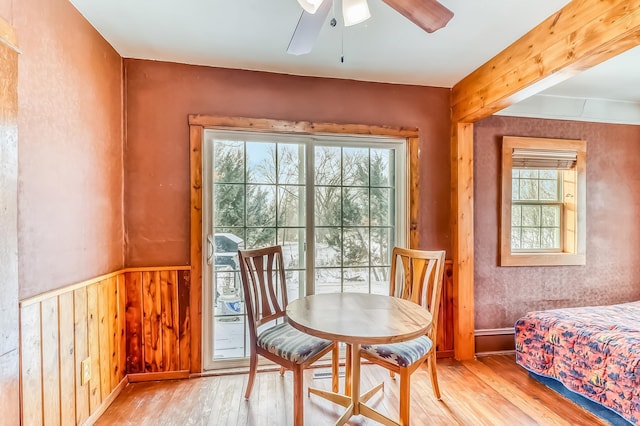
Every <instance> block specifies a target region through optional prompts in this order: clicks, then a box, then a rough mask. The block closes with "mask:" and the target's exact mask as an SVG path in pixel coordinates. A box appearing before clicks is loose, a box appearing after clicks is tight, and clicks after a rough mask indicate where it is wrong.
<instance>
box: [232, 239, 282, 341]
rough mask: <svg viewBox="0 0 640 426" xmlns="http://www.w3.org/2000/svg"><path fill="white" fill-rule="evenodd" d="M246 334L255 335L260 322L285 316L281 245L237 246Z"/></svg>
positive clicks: (252, 337) (263, 322) (264, 322)
mask: <svg viewBox="0 0 640 426" xmlns="http://www.w3.org/2000/svg"><path fill="white" fill-rule="evenodd" d="M238 258H239V260H240V276H241V278H242V288H243V291H244V301H245V309H246V312H247V316H248V319H249V334H250V337H251V339H255V337H256V335H257V329H258V327H260V326H261V325H263V324H266V323H269V322H271V321H274V320H277V319H278V318H282V317H284V316H285V314H286V312H285V309H286V306H287V287H286V282H285V274H284V265H283V262H282V247H280V246H272V247H265V248H261V249H255V250H238Z"/></svg>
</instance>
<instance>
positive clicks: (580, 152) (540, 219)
mask: <svg viewBox="0 0 640 426" xmlns="http://www.w3.org/2000/svg"><path fill="white" fill-rule="evenodd" d="M585 198H586V142H585V141H581V140H567V139H543V138H525V137H511V136H505V137H504V139H503V144H502V201H501V212H502V215H501V228H500V232H501V239H500V240H501V242H500V245H501V246H500V249H501V250H500V263H501V265H502V266H519V265H522V266H526V265H583V264H584V263H585V238H586V235H585V230H586V221H585V219H586V217H585V210H586V207H585V206H586V201H585Z"/></svg>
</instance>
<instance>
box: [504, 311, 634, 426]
mask: <svg viewBox="0 0 640 426" xmlns="http://www.w3.org/2000/svg"><path fill="white" fill-rule="evenodd" d="M515 339H516V342H515V343H516V362H517V363H518V364H520V365H521V366H523V367H524V368H526V369H528V370H530V371H532V372H534V373H536V374H539V375H542V376H547V377H552V378H555V379H556V380H558V381H559V382H561V383H562V384H563V385H564V386H565V387H566V388H567V389H569V390H571V391H573V392H576V393H578V394H580V395H583V396H585V397H587V398H589V399H590V400H592V401H595V402H597V403H599V404H601V405H603V406H605V407H607V408H609V409H611V410H613V411H614V412H616V413H618V414H619V415H620V416H622V417H623V418H625V419H626V420H628V421H629V422H631V423H633V424H640V301H638V302H632V303H624V304H619V305H610V306H591V307H581V308H567V309H554V310H547V311H535V312H529V313H528V314H527V315H525V316H523V317H522V318H520V319H519V320H518V321H516V324H515Z"/></svg>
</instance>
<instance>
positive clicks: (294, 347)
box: [258, 322, 333, 364]
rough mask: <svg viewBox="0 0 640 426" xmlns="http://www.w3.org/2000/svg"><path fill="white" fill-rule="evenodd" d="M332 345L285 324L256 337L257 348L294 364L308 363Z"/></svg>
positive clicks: (330, 342)
mask: <svg viewBox="0 0 640 426" xmlns="http://www.w3.org/2000/svg"><path fill="white" fill-rule="evenodd" d="M332 344H333V342H332V341H330V340H324V339H320V338H318V337H314V336H311V335H309V334H305V333H303V332H301V331H299V330H297V329H295V328H293V327H292V326H291V325H289V323H286V322H285V323H282V324H278V325H276V326H274V327H271V328H269V329H267V330H265V331H263V332H262V333H260V334H259V335H258V346H260V347H261V348H264V349H266V350H267V351H269V352H271V353H272V354H274V355H277V356H279V357H281V358H284V359H288V360H289V361H293V362H295V363H296V364H302V363H304V362H306V361H308V360H309V359H310V358H313V357H314V356H315V355H317V354H318V353H319V352H321V351H323V350H324V349H326V348H327V347H328V346H331V345H332Z"/></svg>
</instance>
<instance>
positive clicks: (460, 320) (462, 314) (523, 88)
mask: <svg viewBox="0 0 640 426" xmlns="http://www.w3.org/2000/svg"><path fill="white" fill-rule="evenodd" d="M639 44H640V1H639V0H619V1H615V2H604V1H598V0H573V1H572V2H571V3H569V4H567V5H566V6H565V7H563V8H562V9H561V10H559V11H558V12H556V13H555V14H553V15H551V16H550V17H549V18H548V19H546V20H545V21H543V22H542V23H541V24H540V25H538V26H537V27H535V28H534V29H533V30H531V31H530V32H529V33H527V34H525V35H524V36H523V37H522V38H520V39H519V40H518V41H516V42H515V43H513V44H512V45H511V46H509V47H507V48H506V49H505V50H503V51H502V52H500V53H499V54H498V55H496V56H495V57H494V58H492V59H490V60H489V61H488V62H487V63H485V64H484V65H482V66H481V67H479V68H478V69H477V70H475V71H474V72H472V73H471V74H469V75H468V76H467V77H465V78H464V79H463V80H461V81H460V82H459V83H458V84H456V85H455V86H454V87H453V89H452V92H451V228H452V234H453V277H454V350H455V357H456V358H457V359H460V360H466V359H472V358H473V357H474V356H475V345H474V337H475V336H474V314H475V311H474V265H473V263H474V248H473V244H474V229H473V217H474V214H473V203H474V201H473V200H474V198H473V197H474V193H473V179H474V177H473V133H474V132H473V123H474V122H476V121H478V120H481V119H483V118H486V117H488V116H490V115H492V114H493V113H495V112H497V111H500V110H502V109H504V108H506V107H508V106H509V105H512V104H514V103H516V102H519V101H521V100H523V99H526V98H527V97H529V96H531V95H534V94H536V93H538V92H540V91H542V90H544V89H546V88H549V87H551V86H553V85H555V84H557V83H559V82H561V81H564V80H566V79H568V78H570V77H572V76H573V75H575V74H577V73H579V72H580V71H583V70H585V69H588V68H590V67H592V66H594V65H597V64H599V63H601V62H604V61H606V60H608V59H610V58H613V57H614V56H616V55H618V54H620V53H622V52H624V51H626V50H628V49H630V48H632V47H635V46H637V45H639ZM496 232H498V230H496Z"/></svg>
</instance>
